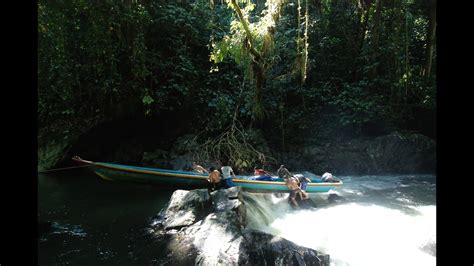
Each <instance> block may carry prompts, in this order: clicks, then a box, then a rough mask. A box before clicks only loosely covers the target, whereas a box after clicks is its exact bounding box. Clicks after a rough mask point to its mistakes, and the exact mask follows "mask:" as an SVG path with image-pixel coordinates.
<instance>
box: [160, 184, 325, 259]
mask: <svg viewBox="0 0 474 266" xmlns="http://www.w3.org/2000/svg"><path fill="white" fill-rule="evenodd" d="M199 217H201V218H199ZM245 225H246V207H245V203H244V201H243V195H242V191H241V188H240V187H232V188H229V189H221V190H217V191H214V192H212V193H211V195H210V196H209V194H207V190H204V189H200V190H192V191H184V190H177V191H176V192H175V193H173V195H172V197H171V200H170V203H169V204H168V206H167V207H166V208H164V209H163V210H162V211H160V214H159V215H158V217H157V218H156V219H155V221H154V222H153V223H152V228H153V229H152V230H151V232H152V234H153V235H155V237H156V239H158V240H161V241H162V242H163V241H164V242H166V243H167V244H166V245H159V246H161V247H166V248H164V249H161V250H159V251H157V256H158V255H159V256H158V257H159V258H158V259H155V260H154V261H155V262H158V263H159V264H169V265H175V264H177V265H192V264H194V265H237V264H238V265H329V255H322V254H319V253H318V252H317V251H316V250H313V249H309V248H304V247H300V246H298V245H296V244H294V243H292V242H290V241H288V240H285V239H282V238H278V237H274V236H272V235H269V234H266V233H263V232H258V231H254V230H246V229H245Z"/></svg>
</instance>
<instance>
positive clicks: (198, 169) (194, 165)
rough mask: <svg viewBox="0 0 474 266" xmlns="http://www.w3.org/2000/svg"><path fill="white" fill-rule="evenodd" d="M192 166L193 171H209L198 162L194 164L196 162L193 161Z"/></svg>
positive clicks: (205, 172)
mask: <svg viewBox="0 0 474 266" xmlns="http://www.w3.org/2000/svg"><path fill="white" fill-rule="evenodd" d="M192 168H193V170H194V171H196V172H198V173H200V174H209V171H207V170H206V168H204V167H202V166H200V165H199V164H196V162H193V165H192Z"/></svg>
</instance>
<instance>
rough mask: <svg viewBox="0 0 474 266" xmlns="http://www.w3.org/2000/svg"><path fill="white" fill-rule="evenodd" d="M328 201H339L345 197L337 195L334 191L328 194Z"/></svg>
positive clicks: (342, 200)
mask: <svg viewBox="0 0 474 266" xmlns="http://www.w3.org/2000/svg"><path fill="white" fill-rule="evenodd" d="M328 201H329V202H330V203H340V202H344V201H346V199H345V198H343V197H341V196H339V195H337V194H336V193H331V194H329V197H328Z"/></svg>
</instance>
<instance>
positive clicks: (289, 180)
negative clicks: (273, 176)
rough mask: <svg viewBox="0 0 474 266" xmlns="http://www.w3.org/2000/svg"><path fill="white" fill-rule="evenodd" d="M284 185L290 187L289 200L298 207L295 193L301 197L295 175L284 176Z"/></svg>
mask: <svg viewBox="0 0 474 266" xmlns="http://www.w3.org/2000/svg"><path fill="white" fill-rule="evenodd" d="M284 179H285V182H286V186H287V187H288V188H289V189H290V200H291V202H292V203H293V205H294V206H296V207H298V202H296V194H300V198H303V196H302V195H301V188H300V187H299V186H298V181H297V179H296V177H293V176H290V177H285V178H284Z"/></svg>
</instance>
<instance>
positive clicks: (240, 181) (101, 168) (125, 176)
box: [73, 157, 342, 193]
mask: <svg viewBox="0 0 474 266" xmlns="http://www.w3.org/2000/svg"><path fill="white" fill-rule="evenodd" d="M73 160H75V161H76V162H78V163H81V164H86V165H90V166H91V167H92V168H93V171H94V172H95V173H96V174H97V175H98V176H100V177H101V178H103V179H105V180H108V181H128V182H142V183H151V184H158V185H162V186H166V187H176V188H206V187H207V184H208V183H207V177H208V176H207V174H200V173H196V172H189V171H177V170H165V169H158V168H148V167H138V166H129V165H122V164H112V163H102V162H92V161H87V160H83V159H81V158H79V157H74V158H73ZM272 179H273V180H272V181H261V180H255V177H254V176H243V175H236V178H233V179H232V181H233V182H234V184H235V185H236V186H241V187H242V189H244V190H246V191H254V192H288V187H287V186H286V184H285V181H284V180H283V179H281V178H278V177H273V178H272ZM310 179H311V182H310V183H308V184H307V187H306V192H308V193H318V192H328V191H329V190H330V189H334V188H336V187H338V186H341V185H342V181H339V182H336V183H328V182H323V181H321V180H320V179H317V178H310Z"/></svg>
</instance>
